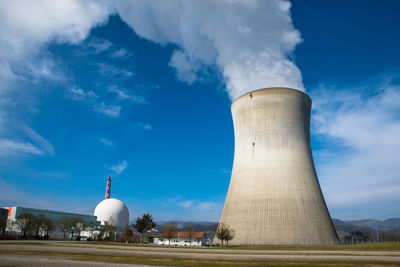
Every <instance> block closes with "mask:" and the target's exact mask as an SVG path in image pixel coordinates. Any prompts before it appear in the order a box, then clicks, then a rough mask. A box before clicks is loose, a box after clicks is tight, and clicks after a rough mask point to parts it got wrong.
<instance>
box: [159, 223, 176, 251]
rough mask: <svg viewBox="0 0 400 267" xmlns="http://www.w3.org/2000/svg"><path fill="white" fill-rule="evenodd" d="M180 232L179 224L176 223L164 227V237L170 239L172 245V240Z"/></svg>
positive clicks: (169, 242)
mask: <svg viewBox="0 0 400 267" xmlns="http://www.w3.org/2000/svg"><path fill="white" fill-rule="evenodd" d="M176 232H178V223H177V222H175V221H171V222H169V223H167V224H166V225H165V226H164V229H163V230H162V234H163V236H165V237H166V238H168V244H169V245H171V238H173V237H174V236H175V235H176Z"/></svg>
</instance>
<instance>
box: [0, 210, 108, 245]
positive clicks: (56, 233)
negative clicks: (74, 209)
mask: <svg viewBox="0 0 400 267" xmlns="http://www.w3.org/2000/svg"><path fill="white" fill-rule="evenodd" d="M3 209H4V210H7V211H8V215H7V216H8V222H9V225H10V226H11V225H12V223H13V222H15V220H16V218H17V217H18V215H20V214H22V213H27V212H28V213H31V214H32V215H34V216H36V217H38V216H40V215H44V216H45V217H46V218H49V219H51V220H52V221H53V223H54V224H58V223H59V222H60V221H61V220H62V218H63V217H68V218H73V217H79V218H80V219H82V221H83V224H84V225H85V227H84V228H83V229H82V230H85V229H87V232H89V228H90V230H92V229H96V227H99V226H100V222H98V221H97V218H96V216H93V215H85V214H79V213H69V212H62V211H53V210H45V209H33V208H26V207H3ZM7 230H8V231H10V232H11V233H12V232H15V231H16V229H14V227H8V229H7ZM11 233H10V234H11ZM50 236H51V237H57V238H61V237H63V236H64V232H63V231H62V230H61V229H60V228H59V227H54V229H53V230H52V231H51V233H50ZM87 237H89V236H87Z"/></svg>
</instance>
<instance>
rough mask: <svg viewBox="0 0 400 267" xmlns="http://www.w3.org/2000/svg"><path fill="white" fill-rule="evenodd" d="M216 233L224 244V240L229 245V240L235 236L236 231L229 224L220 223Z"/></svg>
mask: <svg viewBox="0 0 400 267" xmlns="http://www.w3.org/2000/svg"><path fill="white" fill-rule="evenodd" d="M215 235H216V236H217V238H218V239H219V240H221V242H222V245H224V241H226V245H228V242H229V241H230V240H232V239H233V238H234V237H235V231H234V230H233V229H231V228H230V227H229V226H228V225H227V224H225V223H220V224H219V225H218V227H217V230H216V231H215Z"/></svg>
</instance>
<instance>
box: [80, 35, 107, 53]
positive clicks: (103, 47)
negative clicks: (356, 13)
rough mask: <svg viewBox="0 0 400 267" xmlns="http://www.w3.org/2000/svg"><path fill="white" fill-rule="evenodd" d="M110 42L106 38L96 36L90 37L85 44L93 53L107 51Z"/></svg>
mask: <svg viewBox="0 0 400 267" xmlns="http://www.w3.org/2000/svg"><path fill="white" fill-rule="evenodd" d="M112 45H113V44H112V43H111V42H110V41H109V40H107V39H100V38H96V37H92V38H90V40H89V41H88V42H87V43H86V44H85V46H86V48H88V49H92V50H93V52H94V53H95V54H98V53H101V52H104V51H107V50H108V49H110V48H111V47H112Z"/></svg>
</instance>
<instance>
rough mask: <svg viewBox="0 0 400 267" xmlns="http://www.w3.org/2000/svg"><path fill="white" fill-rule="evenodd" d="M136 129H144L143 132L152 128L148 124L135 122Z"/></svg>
mask: <svg viewBox="0 0 400 267" xmlns="http://www.w3.org/2000/svg"><path fill="white" fill-rule="evenodd" d="M134 124H135V127H136V128H140V129H144V130H152V129H153V126H151V125H150V123H148V122H141V121H137V122H135V123H134Z"/></svg>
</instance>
